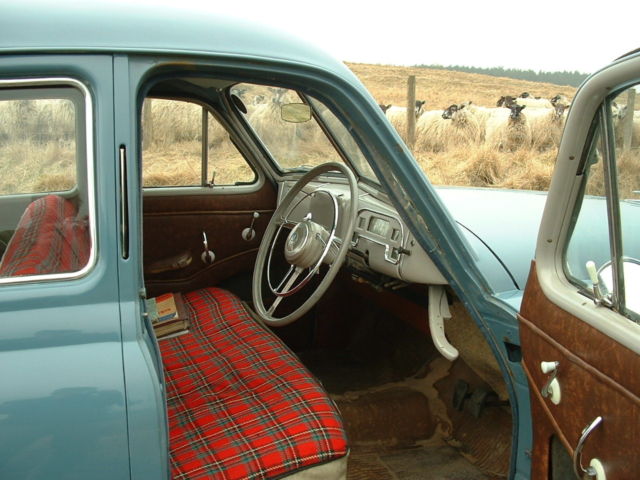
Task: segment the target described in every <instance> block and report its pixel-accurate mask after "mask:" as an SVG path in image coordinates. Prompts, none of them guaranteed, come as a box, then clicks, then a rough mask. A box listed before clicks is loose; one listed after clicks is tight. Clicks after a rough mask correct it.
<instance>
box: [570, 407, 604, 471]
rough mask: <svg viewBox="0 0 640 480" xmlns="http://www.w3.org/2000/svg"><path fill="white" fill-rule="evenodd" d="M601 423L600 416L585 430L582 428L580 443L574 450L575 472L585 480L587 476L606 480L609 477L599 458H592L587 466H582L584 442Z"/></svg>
mask: <svg viewBox="0 0 640 480" xmlns="http://www.w3.org/2000/svg"><path fill="white" fill-rule="evenodd" d="M601 423H602V417H600V416H598V417H596V418H595V419H594V420H593V421H592V422H591V423H590V424H589V425H587V426H586V427H585V428H584V430H582V434H581V435H580V440H578V445H577V446H576V449H575V450H574V451H573V473H575V474H576V477H577V478H579V479H581V480H584V479H585V478H589V479H595V480H606V478H607V477H606V474H605V471H604V466H603V465H602V462H600V460H598V459H597V458H593V459H591V462H590V463H589V466H588V467H587V468H584V467H583V466H582V449H583V448H584V444H585V443H586V442H587V438H589V435H591V432H593V431H594V430H595V429H596V428H597V427H598V426H599V425H600V424H601Z"/></svg>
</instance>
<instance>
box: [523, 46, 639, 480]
mask: <svg viewBox="0 0 640 480" xmlns="http://www.w3.org/2000/svg"><path fill="white" fill-rule="evenodd" d="M638 71H640V60H639V59H638V56H637V55H632V56H629V57H627V58H624V59H621V60H619V61H618V62H616V63H614V64H612V65H611V66H609V67H607V68H606V69H604V70H602V71H600V72H599V73H597V74H596V75H595V76H593V77H591V78H590V79H589V80H588V81H587V82H586V83H585V85H583V87H582V88H581V89H580V91H579V92H578V93H577V95H576V97H575V99H574V102H573V106H572V108H571V111H570V114H569V117H568V119H567V124H566V127H565V132H564V136H563V139H562V143H561V147H560V150H559V155H558V160H557V165H556V171H555V173H554V178H553V182H552V185H551V189H550V191H549V197H548V201H547V205H546V208H545V212H544V216H543V221H542V225H541V229H540V233H539V236H538V243H537V250H536V259H535V261H534V262H533V264H532V268H531V272H530V276H529V280H528V283H527V287H526V290H525V295H524V300H523V303H522V308H521V311H520V314H519V322H520V336H521V342H522V351H523V366H524V369H525V372H526V374H527V377H528V379H529V384H530V395H531V409H532V419H533V422H532V423H533V440H534V447H533V451H532V453H531V454H532V475H531V478H532V479H547V478H550V479H566V478H573V477H576V478H597V479H604V478H607V479H631V478H637V475H638V472H639V471H640V447H639V445H640V376H639V375H638V374H637V372H638V370H639V369H640V357H639V353H640V325H638V320H639V319H640V315H639V314H640V306H639V304H638V302H639V300H640V283H639V280H640V275H639V274H638V273H639V271H640V263H639V260H638V259H640V247H639V239H640V235H639V233H640V202H639V199H640V197H639V193H640V192H639V191H640V175H638V172H640V149H639V148H638V147H640V135H639V133H640V130H638V131H637V130H636V127H637V118H638V110H640V99H638V100H636V92H637V91H638V89H639V86H638V85H639V84H640V83H639V82H640V76H639V75H638V73H637V72H638Z"/></svg>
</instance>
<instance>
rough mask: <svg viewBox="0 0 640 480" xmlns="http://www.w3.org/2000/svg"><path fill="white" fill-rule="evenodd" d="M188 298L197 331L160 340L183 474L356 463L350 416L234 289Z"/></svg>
mask: <svg viewBox="0 0 640 480" xmlns="http://www.w3.org/2000/svg"><path fill="white" fill-rule="evenodd" d="M184 302H185V306H186V308H187V312H188V314H189V316H190V320H191V328H190V331H189V332H188V333H186V334H183V335H180V336H177V337H173V338H167V339H162V340H160V341H159V346H160V350H161V353H162V359H163V363H164V367H165V379H166V385H167V405H168V416H169V435H170V456H171V468H172V474H173V478H174V479H199V478H212V479H216V478H221V479H229V480H234V479H275V478H282V477H285V476H288V475H290V474H292V473H294V472H297V471H300V470H304V469H309V468H310V467H313V466H317V465H322V464H326V463H327V462H332V461H334V460H336V459H341V458H344V459H345V462H344V463H345V465H346V455H347V453H348V449H347V441H346V437H345V432H344V428H343V425H342V420H341V418H340V415H339V414H338V412H337V409H336V407H335V405H334V404H333V402H332V401H331V400H330V399H329V397H328V395H327V394H326V392H325V391H324V390H323V388H322V387H321V386H320V384H319V383H318V382H317V380H315V379H314V377H313V376H312V375H311V374H310V373H309V372H308V371H307V370H306V369H305V368H304V366H302V364H301V363H300V362H299V360H298V359H297V358H296V357H295V355H293V354H292V353H291V352H290V351H289V350H288V349H287V348H286V347H285V346H284V345H283V344H282V342H281V341H280V340H279V339H278V338H277V337H276V336H275V335H273V334H272V333H271V332H269V331H267V330H266V329H265V328H264V327H262V326H261V325H259V324H258V323H257V322H256V321H255V320H254V319H253V318H252V317H251V316H250V315H249V313H248V312H247V311H246V309H245V308H244V306H243V305H242V303H241V302H240V300H239V299H238V298H237V297H235V296H234V295H233V294H231V293H229V292H227V291H225V290H222V289H219V288H207V289H202V290H198V291H195V292H191V293H188V294H185V295H184ZM341 476H342V475H341ZM341 476H339V477H337V478H340V477H341ZM317 478H324V477H317Z"/></svg>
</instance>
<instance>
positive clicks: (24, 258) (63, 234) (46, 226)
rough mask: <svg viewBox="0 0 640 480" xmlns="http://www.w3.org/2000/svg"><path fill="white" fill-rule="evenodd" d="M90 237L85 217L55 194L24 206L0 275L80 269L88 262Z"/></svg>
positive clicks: (61, 271) (66, 271) (8, 246)
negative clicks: (80, 217)
mask: <svg viewBox="0 0 640 480" xmlns="http://www.w3.org/2000/svg"><path fill="white" fill-rule="evenodd" d="M90 251H91V239H90V237H89V228H88V225H87V221H86V219H84V220H80V219H77V218H76V207H75V205H74V204H73V203H72V202H70V201H69V200H67V199H65V198H62V197H60V196H58V195H46V196H44V197H40V198H38V199H37V200H34V201H33V202H31V203H30V204H29V206H27V208H26V209H25V211H24V213H23V214H22V217H21V218H20V221H19V222H18V226H17V228H16V231H15V232H14V234H13V236H12V237H11V240H10V241H9V243H8V244H7V249H6V251H5V253H4V256H3V257H2V262H1V263H0V276H2V277H16V276H22V275H43V274H49V273H68V272H75V271H77V270H80V269H81V268H82V267H83V266H85V265H86V264H87V261H88V259H89V253H90Z"/></svg>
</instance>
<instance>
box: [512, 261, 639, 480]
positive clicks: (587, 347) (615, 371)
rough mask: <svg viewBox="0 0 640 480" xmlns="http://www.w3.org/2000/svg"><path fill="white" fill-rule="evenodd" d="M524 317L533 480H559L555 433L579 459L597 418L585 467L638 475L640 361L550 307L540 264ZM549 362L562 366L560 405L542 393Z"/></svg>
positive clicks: (587, 446) (621, 475) (586, 449)
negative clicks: (553, 467) (554, 465)
mask: <svg viewBox="0 0 640 480" xmlns="http://www.w3.org/2000/svg"><path fill="white" fill-rule="evenodd" d="M585 301H587V300H586V299H585ZM519 320H520V338H521V342H522V351H523V366H524V369H525V372H526V373H527V376H528V378H529V382H530V387H531V403H532V416H533V428H534V432H533V433H534V452H533V462H532V465H533V467H532V476H531V478H532V479H534V480H535V479H547V478H553V477H551V472H550V467H549V465H550V464H551V461H550V458H549V455H550V448H551V437H552V435H555V436H557V437H558V438H559V440H560V441H561V443H562V444H563V445H564V447H565V448H566V449H567V451H568V453H569V454H570V455H572V454H573V452H574V449H575V448H576V446H577V444H578V440H579V437H580V434H581V432H582V430H583V428H585V427H586V426H587V425H588V424H590V423H591V422H592V421H593V420H594V419H595V418H596V417H597V416H602V418H603V422H602V423H601V425H600V426H599V427H597V428H596V429H595V430H594V431H593V432H592V434H591V435H590V436H589V437H588V439H587V440H586V443H585V447H584V449H583V452H582V458H583V465H584V466H587V465H588V464H589V461H590V460H591V459H592V458H594V457H597V458H598V459H599V460H600V461H601V462H602V463H603V465H604V467H605V472H606V475H607V479H609V480H611V479H626V478H636V472H638V471H639V470H640V458H639V456H638V448H637V445H638V444H639V443H640V433H639V432H638V429H637V428H635V427H636V426H637V425H638V424H640V379H639V378H638V376H637V375H634V374H633V372H637V371H638V369H639V368H640V359H639V358H638V356H637V355H636V354H635V353H634V352H632V351H631V350H629V349H627V348H626V347H624V346H622V345H620V344H619V343H617V342H616V341H614V340H612V339H611V338H609V337H607V336H606V335H604V334H602V333H601V332H599V331H598V330H596V329H595V328H593V327H591V326H589V325H587V324H586V323H584V322H583V321H582V320H580V319H578V318H576V317H575V316H573V315H571V314H569V313H567V312H565V311H564V310H562V309H560V308H559V307H557V306H556V305H554V304H553V303H551V302H550V301H549V300H548V299H547V298H546V297H545V295H544V293H543V292H542V289H541V288H540V285H539V283H538V278H537V274H536V269H535V263H534V264H533V266H532V269H531V274H530V277H529V281H528V284H527V288H526V293H525V298H524V301H523V304H522V309H521V313H520V315H519ZM543 361H558V362H560V365H559V368H558V374H557V377H556V378H557V380H558V382H559V384H560V389H561V401H560V403H559V404H558V405H554V404H553V403H552V402H551V400H550V399H549V398H544V397H543V396H542V394H541V390H542V388H543V386H544V385H545V383H546V382H547V381H548V379H549V374H544V373H542V371H541V368H540V363H541V362H543Z"/></svg>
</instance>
